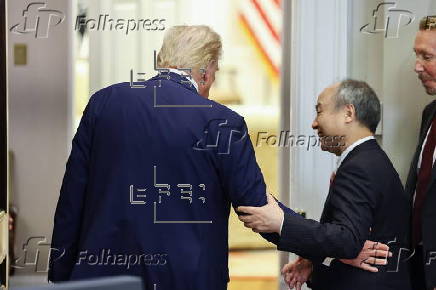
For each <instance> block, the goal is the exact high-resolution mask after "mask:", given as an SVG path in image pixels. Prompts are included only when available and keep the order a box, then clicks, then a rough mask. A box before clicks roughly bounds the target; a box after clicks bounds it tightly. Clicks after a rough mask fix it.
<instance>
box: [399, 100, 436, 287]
mask: <svg viewBox="0 0 436 290" xmlns="http://www.w3.org/2000/svg"><path fill="white" fill-rule="evenodd" d="M435 115H436V101H433V102H432V103H430V104H429V105H427V107H425V109H424V112H423V114H422V122H421V130H420V133H419V142H418V147H417V148H416V152H415V155H414V157H413V160H412V164H411V165H410V171H409V175H408V177H407V182H406V193H407V194H408V196H409V198H410V204H411V206H412V207H413V196H414V194H415V189H416V182H417V178H418V176H417V169H418V160H419V155H420V153H421V150H422V146H423V143H424V140H425V137H426V135H427V132H428V130H429V128H430V126H431V123H432V120H433V117H434V116H435ZM422 236H423V237H422V242H423V248H424V264H425V267H424V268H425V272H426V273H425V274H426V280H427V281H426V283H427V287H429V288H430V287H431V288H433V287H436V166H435V164H433V170H432V175H431V180H430V184H429V187H428V189H427V192H426V196H425V203H424V208H423V211H422Z"/></svg>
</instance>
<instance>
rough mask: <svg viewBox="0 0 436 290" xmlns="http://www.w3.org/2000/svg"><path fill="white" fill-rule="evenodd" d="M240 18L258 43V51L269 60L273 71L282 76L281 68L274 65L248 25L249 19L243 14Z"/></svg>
mask: <svg viewBox="0 0 436 290" xmlns="http://www.w3.org/2000/svg"><path fill="white" fill-rule="evenodd" d="M239 17H240V19H241V21H242V22H243V24H244V25H245V27H247V29H248V30H249V31H250V34H251V36H252V37H253V39H254V42H255V43H256V46H257V48H258V50H259V51H260V53H261V54H262V55H263V57H265V58H266V59H267V61H268V63H269V65H270V67H271V69H272V70H273V71H274V73H275V74H276V75H279V74H280V70H279V68H278V67H277V66H276V65H275V64H274V62H273V61H272V59H271V58H270V57H269V55H268V53H266V51H265V49H264V47H263V46H262V44H261V42H260V40H259V38H258V37H257V36H256V34H255V33H254V31H253V29H252V28H251V26H250V24H249V23H248V21H247V18H245V16H244V15H243V14H242V13H240V14H239Z"/></svg>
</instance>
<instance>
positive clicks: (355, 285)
mask: <svg viewBox="0 0 436 290" xmlns="http://www.w3.org/2000/svg"><path fill="white" fill-rule="evenodd" d="M409 228H410V206H409V199H408V196H407V195H406V194H405V192H404V189H403V186H402V184H401V181H400V178H399V176H398V173H397V172H396V171H395V168H394V167H393V165H392V163H391V162H390V160H389V158H388V156H387V155H386V154H385V152H384V151H383V150H382V149H381V148H380V146H379V145H378V144H377V141H375V140H369V141H366V142H364V143H362V144H360V145H358V146H356V147H355V148H354V149H353V150H352V151H351V152H350V153H349V154H348V155H347V157H346V158H345V159H344V161H343V162H342V164H341V166H340V167H339V168H338V170H337V172H336V177H335V179H334V181H333V182H332V184H331V186H330V190H329V194H328V196H327V199H326V202H325V204H324V210H323V213H322V216H321V219H320V222H319V223H318V222H316V221H313V220H304V219H301V218H298V217H296V216H292V215H289V214H287V213H285V220H284V223H283V229H282V233H281V237H280V241H279V244H278V249H279V250H286V251H290V252H294V253H296V254H298V255H300V256H302V257H304V258H306V259H310V260H312V261H313V264H314V268H313V273H312V285H311V286H312V288H313V289H316V290H330V289H331V290H350V289H353V290H367V289H377V290H410V289H411V286H410V280H409V275H408V262H407V260H408V258H409V257H410V255H411V254H412V253H411V252H410V249H409ZM366 240H371V241H378V242H382V243H385V244H387V245H388V246H389V250H390V251H391V252H392V253H393V257H392V258H389V259H388V264H387V265H386V266H377V268H378V269H379V272H377V273H372V272H368V271H364V270H361V269H359V268H355V267H352V266H349V265H346V264H343V263H341V262H340V261H339V260H338V259H335V260H333V262H332V263H331V265H330V266H329V267H328V266H325V265H324V264H322V262H323V260H324V259H325V258H326V257H331V258H339V259H353V258H355V257H357V256H358V254H359V252H360V251H361V249H362V247H363V245H364V243H365V241H366Z"/></svg>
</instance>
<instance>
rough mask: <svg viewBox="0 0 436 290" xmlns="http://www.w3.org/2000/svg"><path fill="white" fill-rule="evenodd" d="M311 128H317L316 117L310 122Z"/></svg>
mask: <svg viewBox="0 0 436 290" xmlns="http://www.w3.org/2000/svg"><path fill="white" fill-rule="evenodd" d="M312 129H313V130H316V129H318V121H317V120H316V119H315V120H313V122H312Z"/></svg>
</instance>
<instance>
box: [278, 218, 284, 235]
mask: <svg viewBox="0 0 436 290" xmlns="http://www.w3.org/2000/svg"><path fill="white" fill-rule="evenodd" d="M284 221H285V214H284V213H283V217H282V223H281V224H280V232H279V235H280V236H281V235H282V229H283V222H284Z"/></svg>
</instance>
